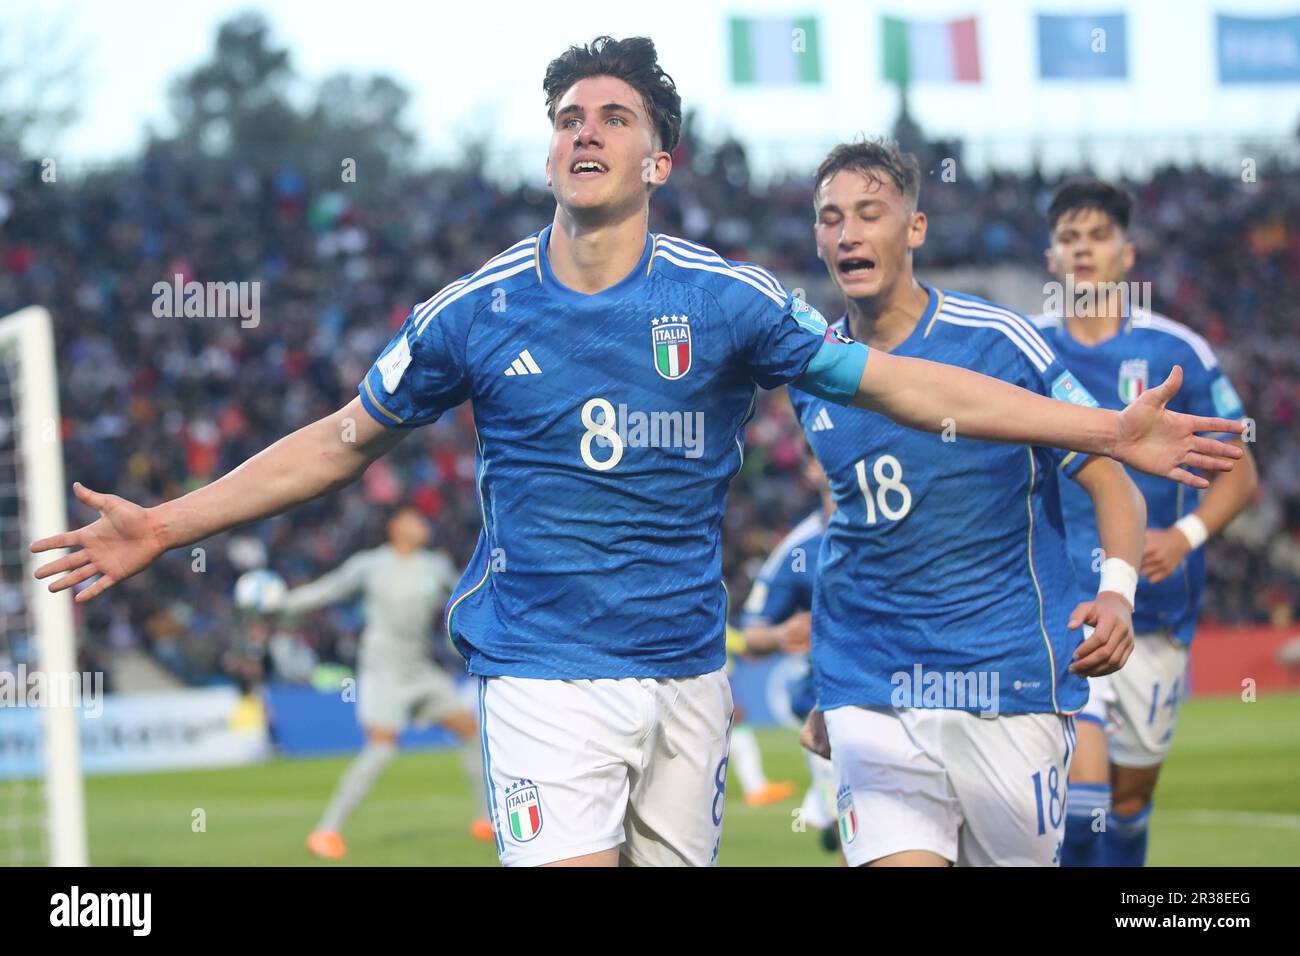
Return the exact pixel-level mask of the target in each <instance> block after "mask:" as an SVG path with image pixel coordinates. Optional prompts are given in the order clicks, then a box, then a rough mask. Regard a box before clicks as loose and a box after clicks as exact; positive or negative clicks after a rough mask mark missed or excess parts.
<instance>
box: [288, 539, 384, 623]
mask: <svg viewBox="0 0 1300 956" xmlns="http://www.w3.org/2000/svg"><path fill="white" fill-rule="evenodd" d="M370 554H371V552H369V551H362V552H361V553H359V554H354V555H352V557H350V558H348V559H347V560H346V561H344V562H343V563H342V564H340V565H339V566H338V567H337V568H335V569H334V570H333V571H330V572H328V573H326V574H322V575H321V576H320V577H318V578H317V579H316V580H315V581H311V582H309V583H307V584H304V585H301V586H300V587H296V588H294V589H293V590H291V591H289V592H288V593H287V594H285V596H284V597H283V598H282V599H281V601H280V603H279V604H278V605H277V606H275V607H274V608H272V610H274V611H275V612H277V613H279V614H302V613H303V612H305V611H314V610H316V608H318V607H325V605H327V604H337V603H338V602H339V601H344V600H347V599H348V598H350V597H352V596H353V595H354V594H356V593H357V592H358V591H360V590H361V589H362V587H364V586H365V583H366V567H367V565H368V564H369V563H370Z"/></svg>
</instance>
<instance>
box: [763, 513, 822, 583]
mask: <svg viewBox="0 0 1300 956" xmlns="http://www.w3.org/2000/svg"><path fill="white" fill-rule="evenodd" d="M823 530H824V529H823V528H822V525H821V515H820V514H818V513H817V512H814V513H813V514H810V515H809V516H808V517H807V518H804V519H803V520H802V521H800V522H799V523H798V524H797V525H795V526H794V527H793V528H791V529H790V531H789V533H788V534H786V536H785V537H784V538H782V539H781V540H780V541H779V542H778V543H777V546H776V547H775V548H773V549H772V553H771V554H769V555H768V556H767V560H766V561H764V562H763V566H762V567H761V568H760V569H759V571H758V578H757V579H756V580H759V581H763V580H767V579H768V578H769V577H771V575H772V572H774V571H775V570H776V569H777V568H778V567H779V566H780V565H781V564H782V563H783V562H784V561H785V559H786V558H787V557H788V556H789V554H790V552H791V551H793V550H794V549H795V548H797V547H799V545H801V544H803V543H804V542H805V541H807V540H808V539H809V538H813V537H816V536H817V535H819V534H821V533H822V531H823ZM815 559H816V556H815V555H814V560H815Z"/></svg>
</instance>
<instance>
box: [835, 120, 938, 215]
mask: <svg viewBox="0 0 1300 956" xmlns="http://www.w3.org/2000/svg"><path fill="white" fill-rule="evenodd" d="M845 169H851V170H853V171H854V172H858V173H861V174H862V175H863V176H866V177H867V178H868V179H870V180H872V181H874V182H883V181H884V180H883V179H882V178H881V176H882V174H883V175H884V177H885V178H887V179H888V180H889V181H890V182H892V183H893V184H894V185H895V186H897V187H898V191H899V192H900V193H902V194H903V196H904V198H905V199H906V200H907V203H908V205H909V206H910V207H911V208H912V210H913V211H915V210H916V203H917V199H918V197H919V196H920V194H921V167H920V165H919V164H918V163H917V161H916V157H915V156H914V155H912V154H911V153H904V152H902V151H901V150H900V149H899V148H898V144H897V143H895V142H894V141H893V140H892V139H883V138H879V139H863V140H858V141H857V142H854V143H840V144H839V145H838V146H836V147H835V148H834V149H832V150H831V151H830V153H828V154H827V156H826V158H825V159H823V160H822V163H821V165H820V166H818V167H817V178H816V180H814V184H815V186H814V189H813V197H814V200H813V203H814V205H816V195H817V193H818V191H820V190H821V188H822V185H823V184H824V183H825V182H826V181H827V180H828V179H830V178H831V177H832V176H834V175H835V174H836V173H838V172H841V171H843V170H845Z"/></svg>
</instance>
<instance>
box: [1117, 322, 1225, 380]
mask: <svg viewBox="0 0 1300 956" xmlns="http://www.w3.org/2000/svg"><path fill="white" fill-rule="evenodd" d="M1133 318H1134V324H1136V325H1137V326H1138V328H1144V327H1145V328H1149V329H1153V330H1155V331H1156V332H1164V333H1165V334H1166V335H1172V336H1173V337H1174V338H1177V339H1182V340H1183V341H1184V342H1186V343H1187V344H1188V345H1190V346H1191V347H1192V351H1193V352H1195V353H1196V357H1197V358H1199V359H1200V360H1201V364H1202V365H1204V366H1205V368H1206V371H1209V370H1211V369H1213V368H1215V367H1216V366H1218V364H1219V361H1218V359H1216V358H1215V357H1214V350H1213V349H1212V348H1210V343H1209V342H1207V341H1205V339H1204V338H1203V337H1201V336H1200V335H1198V334H1197V333H1196V332H1193V331H1192V330H1191V329H1189V328H1188V327H1187V326H1185V325H1182V324H1181V323H1179V322H1175V321H1174V320H1173V319H1166V318H1165V317H1164V316H1161V315H1153V314H1151V313H1150V312H1146V313H1143V314H1141V315H1134V317H1133Z"/></svg>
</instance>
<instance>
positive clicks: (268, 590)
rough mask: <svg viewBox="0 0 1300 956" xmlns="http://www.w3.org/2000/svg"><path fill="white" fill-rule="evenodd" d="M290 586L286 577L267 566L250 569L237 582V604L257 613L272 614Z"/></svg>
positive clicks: (241, 608) (243, 608) (242, 608)
mask: <svg viewBox="0 0 1300 956" xmlns="http://www.w3.org/2000/svg"><path fill="white" fill-rule="evenodd" d="M288 590H289V588H288V587H287V586H286V585H285V583H284V578H282V577H280V575H278V574H276V573H275V572H274V571H267V570H266V569H265V568H261V569H258V570H256V571H248V572H245V573H244V574H241V575H240V576H239V580H238V581H236V582H235V606H236V607H238V608H239V609H240V610H243V611H252V612H254V613H256V614H270V613H271V612H273V611H275V610H276V609H277V608H279V606H280V604H281V603H282V602H283V601H284V595H285V594H286V593H287V592H288Z"/></svg>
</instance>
